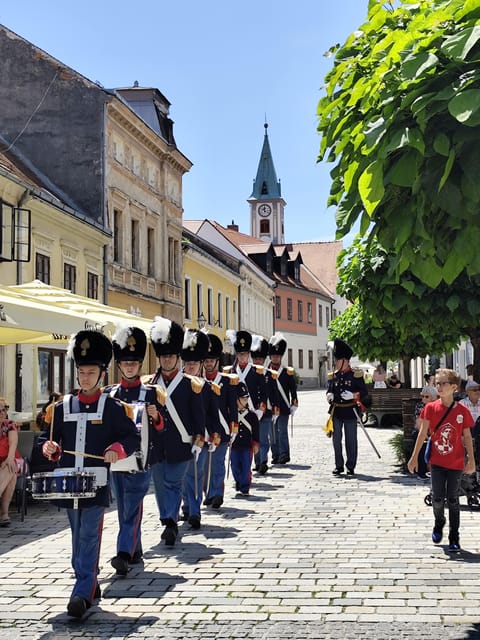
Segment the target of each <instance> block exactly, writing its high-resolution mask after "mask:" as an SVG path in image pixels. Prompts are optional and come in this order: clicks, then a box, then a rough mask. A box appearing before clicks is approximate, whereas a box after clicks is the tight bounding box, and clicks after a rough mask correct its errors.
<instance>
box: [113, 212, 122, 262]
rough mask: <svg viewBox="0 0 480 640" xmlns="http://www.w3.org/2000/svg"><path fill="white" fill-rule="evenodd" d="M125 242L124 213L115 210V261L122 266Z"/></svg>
mask: <svg viewBox="0 0 480 640" xmlns="http://www.w3.org/2000/svg"><path fill="white" fill-rule="evenodd" d="M122 256H123V242H122V212H121V211H119V210H118V209H114V210H113V261H114V262H118V263H119V264H122Z"/></svg>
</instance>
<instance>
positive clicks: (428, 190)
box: [318, 0, 480, 306]
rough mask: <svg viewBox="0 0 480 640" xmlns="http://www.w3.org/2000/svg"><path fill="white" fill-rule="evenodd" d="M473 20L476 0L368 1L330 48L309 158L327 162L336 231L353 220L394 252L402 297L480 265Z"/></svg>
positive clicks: (478, 32) (477, 37) (477, 54)
mask: <svg viewBox="0 0 480 640" xmlns="http://www.w3.org/2000/svg"><path fill="white" fill-rule="evenodd" d="M478 21H480V6H479V2H478V0H402V1H401V2H400V5H399V6H398V7H395V8H394V7H393V5H392V3H390V4H389V5H388V6H383V5H382V2H381V1H380V0H370V2H369V9H368V19H367V21H366V22H365V24H363V25H362V26H361V27H360V28H359V29H358V30H356V31H355V32H354V33H352V34H351V35H350V37H349V38H348V39H347V41H346V42H345V44H343V45H342V46H336V47H332V49H331V51H330V53H331V54H332V55H334V56H335V58H334V65H333V68H332V70H331V71H330V73H329V74H328V75H327V76H326V78H325V82H326V85H325V92H326V95H325V96H324V97H323V98H322V99H321V100H320V103H319V106H318V116H319V120H318V131H319V132H320V134H321V136H322V137H321V144H320V153H319V160H323V159H326V160H328V161H329V162H332V163H335V166H334V168H333V169H332V171H331V176H332V185H331V189H330V197H329V204H330V205H332V204H333V205H335V206H336V207H337V211H336V221H337V238H341V237H343V236H344V235H345V234H347V233H348V232H349V231H350V230H351V229H352V227H353V225H354V224H355V223H356V222H357V221H358V222H359V223H360V234H361V235H363V236H368V237H370V238H372V237H376V238H377V239H378V241H379V244H380V246H382V247H383V249H384V250H385V252H387V253H388V254H393V255H394V256H396V257H397V258H396V261H395V263H394V264H393V263H391V264H390V272H389V277H391V278H392V279H393V280H394V281H396V282H397V283H398V282H399V281H400V279H401V278H402V279H403V278H405V277H407V278H408V281H407V280H406V281H405V283H404V284H403V285H402V286H403V288H404V289H405V295H407V293H411V292H409V290H408V287H411V286H412V284H411V282H410V280H411V278H416V280H417V281H418V282H417V284H416V286H418V283H423V284H426V285H428V287H430V288H432V289H433V288H436V287H437V286H438V285H439V284H440V283H441V282H443V283H446V284H447V285H449V284H451V283H453V282H454V281H455V279H457V278H459V277H464V278H467V279H468V278H470V277H472V276H475V275H478V274H480V251H478V250H477V247H478V246H480V225H479V224H478V223H477V222H476V221H477V220H478V216H479V202H480V180H479V179H478V176H477V173H478V167H479V166H480V88H479V87H480V82H479V81H480V64H479V63H480V24H477V22H478ZM472 222H473V224H472ZM452 295H453V294H452ZM393 304H394V305H396V306H399V305H398V299H395V301H394V302H393ZM400 306H401V305H400Z"/></svg>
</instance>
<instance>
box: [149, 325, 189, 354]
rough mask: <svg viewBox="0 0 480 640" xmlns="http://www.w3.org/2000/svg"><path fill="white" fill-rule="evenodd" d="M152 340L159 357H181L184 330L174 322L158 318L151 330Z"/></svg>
mask: <svg viewBox="0 0 480 640" xmlns="http://www.w3.org/2000/svg"><path fill="white" fill-rule="evenodd" d="M150 339H151V341H152V345H153V348H154V349H155V353H156V354H157V356H158V357H160V356H168V355H176V356H178V355H180V351H181V350H182V344H183V329H182V327H181V326H180V325H179V324H178V323H177V322H175V321H174V320H168V319H167V318H163V317H162V316H156V317H155V319H154V321H153V324H152V328H151V329H150Z"/></svg>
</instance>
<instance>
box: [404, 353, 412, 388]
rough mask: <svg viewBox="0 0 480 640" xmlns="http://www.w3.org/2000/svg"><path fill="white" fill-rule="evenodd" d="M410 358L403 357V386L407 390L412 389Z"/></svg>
mask: <svg viewBox="0 0 480 640" xmlns="http://www.w3.org/2000/svg"><path fill="white" fill-rule="evenodd" d="M410 360H411V358H410V356H402V365H403V378H404V380H403V386H404V387H405V388H407V389H411V387H412V379H411V377H410Z"/></svg>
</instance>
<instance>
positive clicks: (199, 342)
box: [181, 329, 221, 529]
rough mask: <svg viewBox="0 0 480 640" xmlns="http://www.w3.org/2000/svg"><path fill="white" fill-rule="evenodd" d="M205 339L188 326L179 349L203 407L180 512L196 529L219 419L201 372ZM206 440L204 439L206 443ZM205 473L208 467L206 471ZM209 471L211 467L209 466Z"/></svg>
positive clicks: (214, 399) (213, 389) (215, 395)
mask: <svg viewBox="0 0 480 640" xmlns="http://www.w3.org/2000/svg"><path fill="white" fill-rule="evenodd" d="M209 344H210V342H209V340H208V337H207V335H206V334H205V333H204V332H203V331H197V330H196V329H189V330H188V331H186V332H185V338H184V340H183V348H182V353H181V356H182V360H183V371H184V373H185V375H187V376H189V377H193V379H194V380H196V382H197V384H198V383H201V384H202V392H201V395H202V400H203V406H204V410H205V439H206V440H205V442H204V443H202V444H200V443H197V444H198V445H199V446H200V447H201V450H200V451H199V452H198V456H194V458H193V460H191V461H190V462H189V464H188V469H187V473H186V474H185V480H184V483H183V514H184V519H185V520H187V521H188V523H189V525H190V526H191V527H192V529H199V528H200V521H201V515H200V507H201V504H202V497H203V486H204V478H206V476H205V471H206V469H205V466H206V464H207V459H208V464H209V465H211V458H210V455H211V454H212V453H213V450H214V448H215V446H216V445H215V442H218V441H219V440H220V428H221V427H220V418H219V413H218V393H219V391H220V389H219V388H218V387H212V385H210V384H208V383H207V382H206V381H205V379H204V378H203V377H200V376H201V375H202V367H203V361H204V360H205V357H206V355H207V353H208V347H209ZM207 439H208V442H207ZM207 472H208V470H207ZM210 472H211V466H210Z"/></svg>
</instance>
